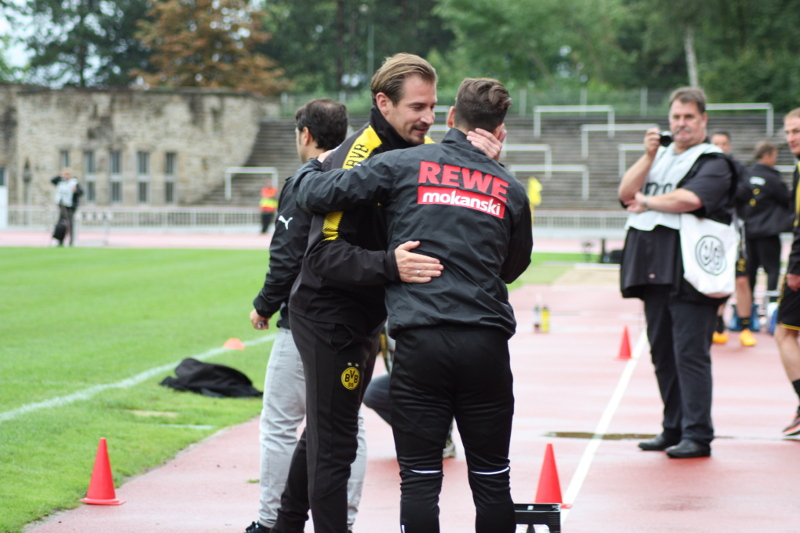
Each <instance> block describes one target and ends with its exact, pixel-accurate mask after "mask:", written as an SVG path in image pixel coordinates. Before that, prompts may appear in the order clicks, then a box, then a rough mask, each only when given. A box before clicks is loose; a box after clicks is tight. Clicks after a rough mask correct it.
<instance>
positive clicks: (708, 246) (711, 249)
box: [694, 235, 726, 276]
mask: <svg viewBox="0 0 800 533" xmlns="http://www.w3.org/2000/svg"><path fill="white" fill-rule="evenodd" d="M694 253H695V257H696V258H697V264H698V265H700V268H702V269H703V270H704V271H706V272H708V273H709V274H711V275H714V276H719V275H720V274H722V272H723V271H724V270H725V266H726V260H725V245H724V244H722V241H721V240H719V239H718V238H717V237H714V236H713V235H706V236H704V237H703V238H702V239H700V241H699V242H698V243H697V246H696V247H695V249H694Z"/></svg>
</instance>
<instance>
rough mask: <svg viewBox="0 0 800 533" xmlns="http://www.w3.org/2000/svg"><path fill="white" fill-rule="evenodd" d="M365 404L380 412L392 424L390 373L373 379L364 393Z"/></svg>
mask: <svg viewBox="0 0 800 533" xmlns="http://www.w3.org/2000/svg"><path fill="white" fill-rule="evenodd" d="M364 405H366V406H367V407H369V408H370V409H372V410H373V411H375V412H376V413H378V415H379V416H380V417H381V418H382V419H383V420H384V421H385V422H386V423H387V424H389V425H390V426H391V425H392V402H391V401H390V400H389V374H384V375H382V376H378V377H377V378H375V379H373V380H372V381H370V383H369V387H367V391H366V392H365V393H364Z"/></svg>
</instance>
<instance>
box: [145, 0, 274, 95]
mask: <svg viewBox="0 0 800 533" xmlns="http://www.w3.org/2000/svg"><path fill="white" fill-rule="evenodd" d="M148 16H149V17H150V18H151V20H142V21H141V22H140V24H139V25H140V30H139V32H138V33H137V36H138V37H139V39H141V41H142V42H143V43H144V45H145V46H147V47H148V49H150V50H151V52H152V55H151V56H150V64H151V67H152V69H153V70H152V72H146V71H144V70H141V69H139V70H135V71H134V72H133V73H134V74H135V75H137V76H141V77H142V79H143V80H144V82H145V83H147V84H150V85H155V86H166V87H215V88H216V87H219V88H230V89H240V90H247V91H251V92H255V93H258V94H263V95H270V94H277V93H279V92H280V91H282V90H284V89H286V88H287V87H288V83H287V81H286V80H284V79H283V77H282V76H283V70H282V69H279V68H277V66H276V63H275V62H274V61H272V60H271V59H269V58H268V57H267V56H265V55H264V54H261V53H258V52H255V47H256V45H257V44H260V43H264V42H266V41H268V40H269V38H270V35H269V34H268V33H266V32H264V31H263V30H262V29H261V24H260V20H261V17H262V13H260V12H257V11H253V10H252V9H251V8H250V6H249V5H248V2H247V0H162V1H157V2H155V3H154V4H153V5H152V7H151V8H150V10H149V11H148Z"/></svg>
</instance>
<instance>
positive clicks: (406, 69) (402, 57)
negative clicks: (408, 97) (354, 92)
mask: <svg viewBox="0 0 800 533" xmlns="http://www.w3.org/2000/svg"><path fill="white" fill-rule="evenodd" d="M409 76H419V77H420V78H422V80H423V81H425V82H428V83H430V84H431V85H433V86H434V87H436V83H437V82H438V81H439V77H438V76H437V75H436V69H435V68H433V66H432V65H431V64H430V63H428V62H427V61H425V60H424V59H422V58H421V57H419V56H417V55H414V54H402V53H401V54H395V55H393V56H392V57H387V58H386V60H385V61H384V62H383V65H381V68H379V69H378V70H376V71H375V74H374V75H373V76H372V82H371V83H370V88H371V89H372V105H376V104H377V99H376V98H375V97H376V96H377V95H378V93H383V94H385V95H386V96H388V97H389V100H391V101H392V103H393V104H397V102H399V101H400V99H401V98H402V97H403V82H404V81H405V79H406V78H408V77H409Z"/></svg>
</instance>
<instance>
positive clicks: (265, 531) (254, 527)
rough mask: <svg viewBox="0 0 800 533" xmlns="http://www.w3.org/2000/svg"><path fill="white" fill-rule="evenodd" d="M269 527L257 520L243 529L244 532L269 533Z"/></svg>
mask: <svg viewBox="0 0 800 533" xmlns="http://www.w3.org/2000/svg"><path fill="white" fill-rule="evenodd" d="M270 529H272V528H271V527H267V526H262V525H261V524H259V523H258V522H253V523H252V524H250V525H249V526H247V529H245V530H244V533H269V531H270Z"/></svg>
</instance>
